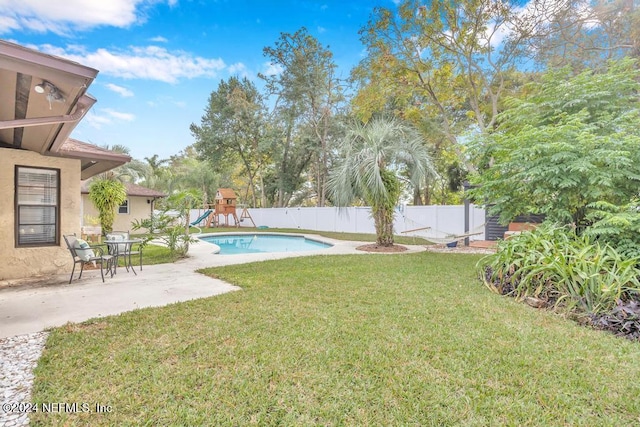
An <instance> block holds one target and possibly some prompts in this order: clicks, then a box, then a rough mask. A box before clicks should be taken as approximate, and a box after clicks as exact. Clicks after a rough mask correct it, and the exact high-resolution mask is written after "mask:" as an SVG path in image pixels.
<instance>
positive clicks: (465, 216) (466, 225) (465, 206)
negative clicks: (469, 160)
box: [462, 180, 470, 246]
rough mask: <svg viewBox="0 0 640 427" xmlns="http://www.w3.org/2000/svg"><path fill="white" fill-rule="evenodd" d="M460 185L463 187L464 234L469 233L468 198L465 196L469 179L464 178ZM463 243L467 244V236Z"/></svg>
mask: <svg viewBox="0 0 640 427" xmlns="http://www.w3.org/2000/svg"><path fill="white" fill-rule="evenodd" d="M462 186H463V187H464V234H469V198H468V197H467V190H468V189H469V187H470V185H469V181H466V180H465V181H464V182H463V183H462ZM464 245H465V246H469V236H467V237H465V238H464Z"/></svg>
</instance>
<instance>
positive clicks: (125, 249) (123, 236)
mask: <svg viewBox="0 0 640 427" xmlns="http://www.w3.org/2000/svg"><path fill="white" fill-rule="evenodd" d="M106 239H107V240H108V241H114V240H115V241H119V240H123V241H127V240H131V234H130V233H129V232H128V231H112V232H111V233H107V235H106ZM133 245H134V244H131V243H122V244H118V245H117V251H116V253H111V255H115V256H117V257H123V259H125V267H126V268H127V271H129V266H131V269H132V270H133V266H132V265H131V257H132V256H136V255H137V256H138V258H139V261H140V271H142V248H141V246H140V245H139V244H138V247H137V248H135V249H134V247H133ZM112 248H113V249H115V248H116V247H115V246H112V245H110V246H109V250H112ZM133 272H134V273H135V270H134V271H133Z"/></svg>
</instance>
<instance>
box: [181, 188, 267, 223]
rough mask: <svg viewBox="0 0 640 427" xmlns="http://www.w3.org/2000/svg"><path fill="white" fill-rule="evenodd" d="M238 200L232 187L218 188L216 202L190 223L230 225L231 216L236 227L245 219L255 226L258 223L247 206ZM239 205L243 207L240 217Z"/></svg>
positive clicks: (206, 207)
mask: <svg viewBox="0 0 640 427" xmlns="http://www.w3.org/2000/svg"><path fill="white" fill-rule="evenodd" d="M237 200H238V197H237V196H236V193H235V192H234V191H233V190H232V189H231V188H218V190H217V191H216V197H215V199H214V204H213V205H211V204H208V205H206V206H205V211H204V213H203V214H202V215H200V216H199V217H198V218H197V219H196V220H195V221H193V222H191V223H190V225H191V226H193V227H196V226H198V224H201V223H204V224H205V227H207V228H210V227H229V217H231V218H233V221H234V224H235V226H236V227H240V223H241V222H244V221H245V220H249V221H251V224H253V226H254V227H255V226H256V224H255V223H254V222H253V218H251V214H250V213H249V211H248V210H247V208H246V206H239V205H238V204H237ZM238 207H242V212H241V213H240V217H238V214H237V213H236V210H237V208H238Z"/></svg>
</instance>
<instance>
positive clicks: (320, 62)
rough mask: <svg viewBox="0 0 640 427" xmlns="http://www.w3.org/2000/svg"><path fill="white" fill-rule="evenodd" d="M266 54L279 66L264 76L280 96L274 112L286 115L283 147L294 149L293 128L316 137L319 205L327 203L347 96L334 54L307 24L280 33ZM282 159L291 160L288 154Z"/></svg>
mask: <svg viewBox="0 0 640 427" xmlns="http://www.w3.org/2000/svg"><path fill="white" fill-rule="evenodd" d="M264 55H265V56H266V57H267V58H268V59H269V61H270V62H271V64H272V65H273V67H275V68H277V69H279V70H280V72H279V73H275V74H273V75H269V76H267V75H263V74H260V75H259V76H260V77H261V78H262V79H264V80H265V82H266V88H267V91H268V92H269V94H270V95H274V96H275V97H276V103H275V105H276V107H275V111H276V112H277V113H278V114H282V115H283V117H285V119H284V123H285V126H284V128H283V138H282V144H283V148H282V151H283V152H290V151H289V150H290V149H291V146H292V139H291V137H292V135H294V133H298V132H301V131H307V132H308V133H309V134H310V137H311V139H312V140H313V141H314V142H315V144H314V145H313V147H312V154H313V160H314V161H313V169H314V181H315V186H316V204H317V205H318V206H324V204H325V202H326V191H327V186H326V182H327V177H328V171H329V166H330V164H331V149H332V145H333V143H334V142H335V139H336V137H335V134H336V121H335V116H336V114H337V112H338V109H339V108H340V106H341V103H342V102H343V100H344V97H343V94H342V89H341V85H340V82H339V81H338V79H337V77H336V75H335V70H336V64H335V62H334V60H333V54H332V53H331V51H330V50H329V48H328V47H326V48H325V47H323V46H322V45H321V44H320V42H319V41H318V40H317V39H316V38H315V37H313V36H311V35H310V34H309V33H308V32H307V29H306V28H304V27H303V28H301V29H299V30H298V31H296V32H295V33H293V34H289V33H281V34H280V38H279V39H278V40H277V41H276V42H275V45H274V46H273V47H265V48H264ZM282 159H283V160H285V161H286V159H287V155H284V156H282Z"/></svg>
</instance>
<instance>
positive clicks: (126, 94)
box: [105, 83, 133, 98]
mask: <svg viewBox="0 0 640 427" xmlns="http://www.w3.org/2000/svg"><path fill="white" fill-rule="evenodd" d="M105 86H106V87H107V89H109V90H111V91H113V92H115V93H117V94H118V95H120V96H122V97H125V98H128V97H131V96H133V92H132V91H130V90H129V89H127V88H126V87H122V86H118V85H114V84H113V83H107V84H106V85H105Z"/></svg>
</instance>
